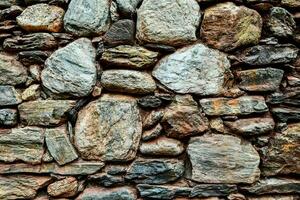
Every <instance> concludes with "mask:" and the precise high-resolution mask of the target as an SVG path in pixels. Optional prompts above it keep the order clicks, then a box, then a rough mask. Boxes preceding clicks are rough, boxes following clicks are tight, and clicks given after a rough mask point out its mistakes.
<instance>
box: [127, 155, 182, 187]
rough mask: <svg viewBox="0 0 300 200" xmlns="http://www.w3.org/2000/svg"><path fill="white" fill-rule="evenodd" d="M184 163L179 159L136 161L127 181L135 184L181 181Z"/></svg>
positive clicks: (130, 169)
mask: <svg viewBox="0 0 300 200" xmlns="http://www.w3.org/2000/svg"><path fill="white" fill-rule="evenodd" d="M183 173H184V163H183V161H181V160H177V159H136V160H135V161H134V162H133V163H132V164H131V166H130V167H129V169H128V172H127V174H126V176H125V179H126V180H127V181H130V182H134V183H146V184H164V183H168V182H172V181H175V180H177V179H179V178H180V177H181V176H182V175H183Z"/></svg>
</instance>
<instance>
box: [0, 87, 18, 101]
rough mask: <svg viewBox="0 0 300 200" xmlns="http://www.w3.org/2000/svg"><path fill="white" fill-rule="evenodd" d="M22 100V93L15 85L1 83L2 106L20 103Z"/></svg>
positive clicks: (0, 96)
mask: <svg viewBox="0 0 300 200" xmlns="http://www.w3.org/2000/svg"><path fill="white" fill-rule="evenodd" d="M21 102H22V99H21V95H20V94H19V93H18V92H17V91H16V90H15V88H14V87H13V86H9V85H0V106H12V105H18V104H19V103H21Z"/></svg>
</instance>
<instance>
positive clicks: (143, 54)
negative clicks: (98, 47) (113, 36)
mask: <svg viewBox="0 0 300 200" xmlns="http://www.w3.org/2000/svg"><path fill="white" fill-rule="evenodd" d="M157 57H158V53H157V52H153V51H149V50H147V49H145V48H143V47H138V46H129V45H121V46H117V47H115V48H109V49H106V50H105V51H104V52H103V54H102V57H101V61H102V62H104V63H106V64H108V66H113V67H116V66H117V67H122V68H131V69H144V68H147V67H149V66H151V65H153V64H154V63H155V62H156V61H157Z"/></svg>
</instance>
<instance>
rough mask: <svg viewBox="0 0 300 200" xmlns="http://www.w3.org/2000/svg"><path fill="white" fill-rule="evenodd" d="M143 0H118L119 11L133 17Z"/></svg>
mask: <svg viewBox="0 0 300 200" xmlns="http://www.w3.org/2000/svg"><path fill="white" fill-rule="evenodd" d="M141 1H142V0H129V1H128V0H116V3H117V6H118V9H119V11H120V12H121V14H122V15H124V16H125V17H133V15H134V14H135V13H136V8H137V6H138V4H139V3H140V2H141Z"/></svg>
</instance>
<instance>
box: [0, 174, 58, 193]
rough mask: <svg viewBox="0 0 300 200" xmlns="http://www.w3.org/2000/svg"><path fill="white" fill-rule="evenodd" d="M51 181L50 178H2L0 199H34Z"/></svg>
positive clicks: (0, 179) (21, 176)
mask: <svg viewBox="0 0 300 200" xmlns="http://www.w3.org/2000/svg"><path fill="white" fill-rule="evenodd" d="M51 180H52V177H50V176H29V175H13V176H12V175H11V176H0V199H34V197H35V196H36V194H37V191H38V190H39V189H40V188H42V187H44V186H46V185H47V184H49V183H50V182H51Z"/></svg>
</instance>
